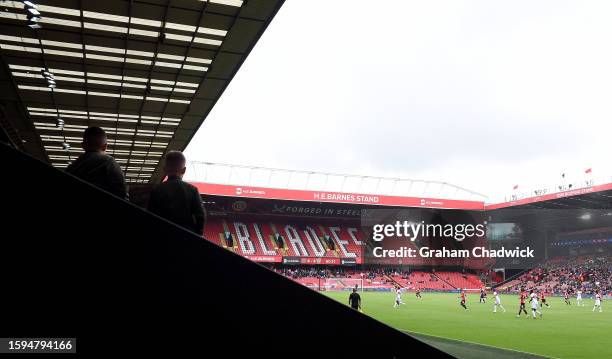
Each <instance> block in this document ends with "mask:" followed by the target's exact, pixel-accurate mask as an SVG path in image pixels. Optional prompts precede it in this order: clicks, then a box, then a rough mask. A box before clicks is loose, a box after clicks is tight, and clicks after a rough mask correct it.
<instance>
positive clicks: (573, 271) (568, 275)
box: [499, 254, 612, 295]
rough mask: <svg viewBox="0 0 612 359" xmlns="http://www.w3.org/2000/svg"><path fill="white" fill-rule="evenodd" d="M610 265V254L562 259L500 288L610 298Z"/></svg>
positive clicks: (552, 261) (550, 261) (611, 273)
mask: <svg viewBox="0 0 612 359" xmlns="http://www.w3.org/2000/svg"><path fill="white" fill-rule="evenodd" d="M609 262H610V256H609V255H607V254H601V255H583V256H575V257H562V256H558V257H554V258H551V259H549V260H547V261H546V262H544V263H543V264H541V265H539V266H537V267H535V268H533V269H531V270H530V271H528V272H527V273H525V274H523V275H521V276H520V277H519V278H517V279H514V280H511V281H509V282H507V283H504V284H502V285H501V286H500V287H499V288H500V289H501V290H507V291H518V290H520V288H528V289H535V290H537V291H544V292H547V293H551V294H559V295H560V294H563V293H565V292H566V291H567V292H570V293H573V292H575V291H576V290H578V289H580V290H582V292H583V293H585V294H593V293H594V291H595V290H600V291H601V292H602V293H604V294H606V293H610V292H612V268H611V267H610V266H609V265H608V263H609Z"/></svg>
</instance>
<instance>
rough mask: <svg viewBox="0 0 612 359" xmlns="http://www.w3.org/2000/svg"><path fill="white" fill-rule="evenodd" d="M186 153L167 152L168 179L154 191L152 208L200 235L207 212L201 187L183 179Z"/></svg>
mask: <svg viewBox="0 0 612 359" xmlns="http://www.w3.org/2000/svg"><path fill="white" fill-rule="evenodd" d="M185 163H186V161H185V156H184V155H183V153H181V152H179V151H170V152H168V153H167V154H166V157H165V164H164V174H165V175H166V176H168V180H167V181H166V182H163V183H161V184H159V185H157V186H155V188H153V190H152V191H151V197H150V198H149V205H148V209H149V211H151V212H153V213H155V214H157V215H158V216H161V217H163V218H165V219H167V220H169V221H171V222H174V223H176V224H178V225H179V226H182V227H185V228H187V229H188V230H190V231H193V232H195V233H197V234H199V235H202V233H203V231H204V221H205V217H206V216H205V213H204V207H203V206H202V198H201V197H200V193H199V192H198V189H197V188H196V187H194V186H192V185H190V184H189V183H187V182H184V181H183V175H184V174H185V169H186V167H185Z"/></svg>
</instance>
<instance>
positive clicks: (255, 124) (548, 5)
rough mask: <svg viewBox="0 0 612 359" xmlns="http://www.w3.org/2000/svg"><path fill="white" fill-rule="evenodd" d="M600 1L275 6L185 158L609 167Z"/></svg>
mask: <svg viewBox="0 0 612 359" xmlns="http://www.w3.org/2000/svg"><path fill="white" fill-rule="evenodd" d="M610 13H612V2H609V1H588V2H585V1H537V2H534V1H513V2H503V3H502V2H492V1H486V0H482V1H453V0H448V1H376V2H372V1H356V0H350V1H348V0H347V1H339V0H334V1H324V0H309V1H288V2H286V3H285V5H284V6H283V8H282V9H281V10H280V11H279V13H278V15H277V16H276V18H275V19H274V20H273V22H272V24H271V25H270V26H269V28H268V30H267V32H266V33H265V34H264V35H263V37H262V39H261V40H260V42H259V43H258V44H257V46H256V47H255V49H254V50H253V52H252V53H251V55H250V56H249V58H248V59H247V60H246V62H245V64H244V65H243V67H242V69H241V70H240V71H239V72H238V74H237V76H236V77H235V79H234V80H233V82H232V83H231V84H230V85H229V87H228V89H227V90H226V92H225V94H224V95H223V96H222V97H221V99H220V100H219V102H218V103H217V105H216V107H215V108H214V109H213V111H212V112H211V114H210V115H209V117H208V119H207V120H206V121H205V123H204V124H203V125H202V127H201V128H200V131H199V132H198V134H197V135H196V136H195V137H194V139H193V141H192V142H191V144H190V145H189V147H188V150H187V154H188V156H189V158H190V159H197V160H204V161H210V162H225V163H234V164H246V165H261V166H268V167H279V168H290V169H304V170H315V171H329V172H340V173H355V174H367V175H374V176H401V177H408V178H427V179H431V180H443V181H447V182H450V183H453V184H457V185H460V186H464V187H467V188H470V189H474V190H476V191H478V192H482V193H486V194H489V195H491V196H492V197H495V196H496V195H499V194H505V193H510V192H511V187H512V186H513V185H514V184H519V185H520V186H521V188H527V187H529V186H531V185H539V184H547V183H554V182H555V181H557V180H558V179H559V176H560V173H561V172H567V173H568V177H570V176H574V177H576V178H580V176H583V171H584V169H585V168H588V167H593V172H594V175H595V176H599V175H604V174H605V175H607V176H608V177H609V175H612V166H611V165H610V164H609V163H610V161H609V159H608V158H609V156H610V153H611V150H612V143H611V141H610V140H609V139H608V136H609V134H610V133H612V132H611V131H610V130H611V129H612V106H610V99H611V98H612V65H611V64H612V48H611V47H610V46H608V44H609V39H610V38H612V22H610V21H609V14H610Z"/></svg>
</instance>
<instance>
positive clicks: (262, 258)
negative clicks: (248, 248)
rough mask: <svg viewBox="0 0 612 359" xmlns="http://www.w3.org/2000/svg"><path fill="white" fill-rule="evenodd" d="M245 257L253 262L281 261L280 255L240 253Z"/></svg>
mask: <svg viewBox="0 0 612 359" xmlns="http://www.w3.org/2000/svg"><path fill="white" fill-rule="evenodd" d="M240 255H241V256H243V257H244V258H246V259H250V260H252V261H253V262H268V263H280V262H282V261H283V257H282V256H250V255H246V254H242V253H241V254H240Z"/></svg>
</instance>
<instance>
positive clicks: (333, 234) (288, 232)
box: [204, 218, 361, 261]
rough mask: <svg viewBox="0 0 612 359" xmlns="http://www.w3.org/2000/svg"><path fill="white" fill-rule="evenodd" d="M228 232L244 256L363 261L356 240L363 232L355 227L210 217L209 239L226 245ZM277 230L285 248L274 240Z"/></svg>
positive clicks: (235, 249) (237, 251) (207, 227)
mask: <svg viewBox="0 0 612 359" xmlns="http://www.w3.org/2000/svg"><path fill="white" fill-rule="evenodd" d="M255 228H258V229H259V231H260V234H261V237H262V238H261V239H262V240H263V241H264V243H265V245H266V246H267V247H268V248H267V249H268V251H274V254H270V252H268V254H266V253H265V252H264V249H263V248H262V246H261V244H260V241H259V238H258V236H257V233H256V229H255ZM238 230H240V233H238ZM226 231H229V232H230V233H231V235H232V237H233V242H234V243H233V248H231V249H232V250H234V251H235V252H236V253H238V254H241V255H245V256H258V257H260V258H261V257H265V256H270V255H276V256H290V257H320V258H351V259H356V260H359V261H360V260H361V248H360V246H359V245H358V244H357V243H356V240H359V238H360V234H359V231H358V230H357V229H356V228H350V227H341V226H335V225H332V226H329V225H321V224H317V223H302V222H296V221H294V222H280V221H278V222H265V221H252V220H240V221H238V220H226V219H222V218H209V220H208V221H207V223H206V228H205V231H204V233H205V237H206V239H208V240H209V241H211V242H213V243H216V244H220V245H222V246H223V247H227V246H226V245H225V243H223V241H222V240H220V238H222V236H223V235H224V233H225V232H226ZM275 233H279V234H280V235H281V236H282V238H283V242H284V245H283V246H282V247H278V246H277V244H276V243H275V242H274V240H273V238H274V236H275ZM313 233H314V235H313ZM351 234H353V235H354V236H355V238H352V237H351ZM309 237H310V240H309ZM311 241H312V243H311ZM328 241H329V242H328ZM330 242H331V243H330ZM313 247H317V248H313ZM343 248H344V250H343ZM344 251H346V253H345V252H344ZM317 252H318V253H317Z"/></svg>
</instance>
